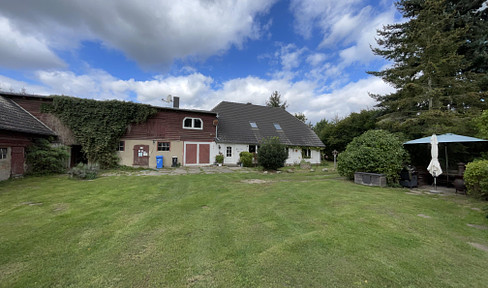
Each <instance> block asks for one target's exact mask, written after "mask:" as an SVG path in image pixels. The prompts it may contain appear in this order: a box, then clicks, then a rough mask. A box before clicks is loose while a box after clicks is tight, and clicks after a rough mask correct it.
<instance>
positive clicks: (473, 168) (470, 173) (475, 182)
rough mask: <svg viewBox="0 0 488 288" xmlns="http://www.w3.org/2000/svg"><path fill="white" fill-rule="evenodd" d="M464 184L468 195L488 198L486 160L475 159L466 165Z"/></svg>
mask: <svg viewBox="0 0 488 288" xmlns="http://www.w3.org/2000/svg"><path fill="white" fill-rule="evenodd" d="M464 184H465V185H466V188H467V190H468V195H471V196H473V197H476V198H480V199H483V200H488V160H476V161H473V162H470V163H468V164H467V165H466V171H464Z"/></svg>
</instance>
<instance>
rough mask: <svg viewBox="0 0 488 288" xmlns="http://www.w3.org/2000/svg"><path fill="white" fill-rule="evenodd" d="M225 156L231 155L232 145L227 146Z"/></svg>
mask: <svg viewBox="0 0 488 288" xmlns="http://www.w3.org/2000/svg"><path fill="white" fill-rule="evenodd" d="M225 155H226V156H227V157H232V147H230V146H228V147H227V151H226V154H225Z"/></svg>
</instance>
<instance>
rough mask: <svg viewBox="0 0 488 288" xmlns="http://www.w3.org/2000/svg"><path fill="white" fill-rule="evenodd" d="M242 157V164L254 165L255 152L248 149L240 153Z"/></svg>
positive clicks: (245, 165) (246, 165)
mask: <svg viewBox="0 0 488 288" xmlns="http://www.w3.org/2000/svg"><path fill="white" fill-rule="evenodd" d="M239 157H240V160H239V161H240V162H241V163H242V166H244V167H252V158H253V154H252V153H250V152H247V151H242V152H241V153H239Z"/></svg>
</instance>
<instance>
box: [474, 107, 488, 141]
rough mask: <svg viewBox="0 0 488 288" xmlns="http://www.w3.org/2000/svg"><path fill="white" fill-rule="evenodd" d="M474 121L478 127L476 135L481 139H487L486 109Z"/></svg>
mask: <svg viewBox="0 0 488 288" xmlns="http://www.w3.org/2000/svg"><path fill="white" fill-rule="evenodd" d="M475 123H476V126H477V127H478V136H479V137H481V138H483V139H488V110H485V111H484V112H483V113H482V114H481V115H480V116H479V117H477V118H476V119H475Z"/></svg>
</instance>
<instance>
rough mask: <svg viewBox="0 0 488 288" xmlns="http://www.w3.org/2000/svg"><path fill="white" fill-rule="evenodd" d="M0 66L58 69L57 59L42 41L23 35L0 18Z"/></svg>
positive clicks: (60, 65) (59, 60) (7, 21)
mask: <svg viewBox="0 0 488 288" xmlns="http://www.w3.org/2000/svg"><path fill="white" fill-rule="evenodd" d="M0 35H2V36H1V37H0V66H3V67H8V68H14V69H26V68H37V69H45V68H59V67H62V66H64V65H65V64H64V62H63V61H62V60H61V59H59V58H58V57H57V56H56V55H55V54H54V53H53V52H52V51H51V50H50V47H49V46H48V45H47V43H45V42H44V41H42V40H40V39H37V38H35V37H34V36H33V35H26V34H23V33H22V32H21V31H18V30H16V29H15V28H14V27H12V25H11V23H10V21H9V19H7V18H4V17H1V16H0Z"/></svg>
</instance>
